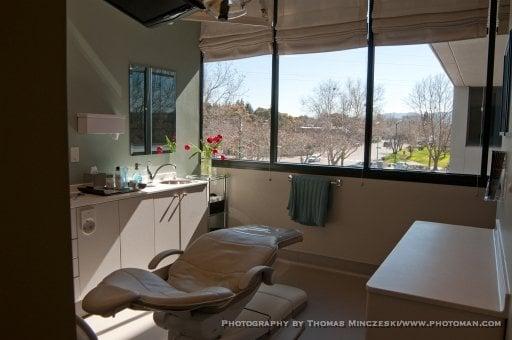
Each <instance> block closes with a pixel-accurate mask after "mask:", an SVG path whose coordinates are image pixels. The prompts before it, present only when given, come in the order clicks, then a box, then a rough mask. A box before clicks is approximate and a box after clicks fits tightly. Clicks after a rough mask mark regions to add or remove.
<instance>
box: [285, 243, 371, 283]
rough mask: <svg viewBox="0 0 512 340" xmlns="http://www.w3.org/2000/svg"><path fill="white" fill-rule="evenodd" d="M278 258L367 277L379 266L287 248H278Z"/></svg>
mask: <svg viewBox="0 0 512 340" xmlns="http://www.w3.org/2000/svg"><path fill="white" fill-rule="evenodd" d="M279 258H280V259H283V260H287V261H291V262H296V263H298V264H302V265H309V266H315V267H319V268H325V269H330V270H336V271H341V272H346V273H350V274H355V275H362V276H367V277H370V276H372V275H373V273H375V271H376V270H377V268H378V267H379V266H377V265H374V264H368V263H362V262H357V261H351V260H344V259H339V258H334V257H329V256H323V255H317V254H311V253H303V252H298V251H294V250H287V249H281V250H279Z"/></svg>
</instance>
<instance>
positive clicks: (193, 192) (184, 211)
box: [180, 186, 208, 250]
mask: <svg viewBox="0 0 512 340" xmlns="http://www.w3.org/2000/svg"><path fill="white" fill-rule="evenodd" d="M206 195H207V190H206V186H201V187H193V188H189V189H187V190H186V191H184V192H183V193H182V198H181V205H180V207H181V228H180V230H181V232H180V246H181V249H183V250H185V249H186V248H187V246H188V245H189V244H190V242H191V241H193V240H195V239H196V238H197V237H199V236H200V235H202V234H204V233H206V232H207V230H208V198H207V197H206Z"/></svg>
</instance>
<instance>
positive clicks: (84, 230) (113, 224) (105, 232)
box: [77, 201, 121, 300]
mask: <svg viewBox="0 0 512 340" xmlns="http://www.w3.org/2000/svg"><path fill="white" fill-rule="evenodd" d="M118 212H119V211H118V202H116V201H114V202H107V203H102V204H97V205H94V206H87V207H81V208H78V209H77V227H78V228H77V229H78V266H79V272H80V278H79V282H80V295H79V297H80V300H81V299H83V297H84V296H85V294H86V293H87V292H89V291H90V290H91V289H93V288H94V287H96V285H97V284H98V283H99V282H100V281H101V280H103V278H104V277H105V276H107V275H108V274H110V273H112V272H113V271H115V270H117V269H119V268H121V261H120V254H121V247H120V242H119V213H118Z"/></svg>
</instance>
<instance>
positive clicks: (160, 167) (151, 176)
mask: <svg viewBox="0 0 512 340" xmlns="http://www.w3.org/2000/svg"><path fill="white" fill-rule="evenodd" d="M164 166H172V167H173V168H174V170H176V165H175V164H172V163H165V164H162V165H160V166H159V167H158V168H156V170H155V173H152V172H151V170H150V169H149V164H148V165H146V170H147V171H148V176H149V182H153V180H154V179H155V177H156V174H158V171H160V169H162V168H163V167H164Z"/></svg>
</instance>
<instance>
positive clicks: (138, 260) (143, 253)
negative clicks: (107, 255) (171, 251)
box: [119, 197, 155, 269]
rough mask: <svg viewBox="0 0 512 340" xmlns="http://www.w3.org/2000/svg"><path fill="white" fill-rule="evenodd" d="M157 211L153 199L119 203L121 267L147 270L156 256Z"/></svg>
mask: <svg viewBox="0 0 512 340" xmlns="http://www.w3.org/2000/svg"><path fill="white" fill-rule="evenodd" d="M154 220H155V211H154V207H153V199H152V198H140V197H135V198H129V199H124V200H120V201H119V222H120V223H119V224H120V229H121V237H120V238H121V267H122V268H142V269H147V268H148V264H149V261H151V259H152V258H153V257H154V256H155V226H154Z"/></svg>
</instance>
